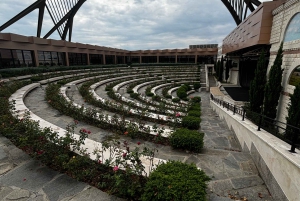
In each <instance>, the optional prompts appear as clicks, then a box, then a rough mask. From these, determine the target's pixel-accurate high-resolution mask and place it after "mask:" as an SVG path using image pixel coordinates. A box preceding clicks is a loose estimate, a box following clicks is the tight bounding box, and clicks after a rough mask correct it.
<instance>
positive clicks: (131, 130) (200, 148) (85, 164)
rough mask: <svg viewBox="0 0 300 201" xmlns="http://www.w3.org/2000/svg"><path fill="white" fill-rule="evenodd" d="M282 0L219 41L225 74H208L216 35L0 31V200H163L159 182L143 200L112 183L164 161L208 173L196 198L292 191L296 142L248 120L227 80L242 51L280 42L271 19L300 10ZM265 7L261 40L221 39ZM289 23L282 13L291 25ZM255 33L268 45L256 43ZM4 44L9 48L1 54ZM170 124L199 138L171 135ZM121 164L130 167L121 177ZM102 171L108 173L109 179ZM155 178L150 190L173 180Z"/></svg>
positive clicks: (291, 53)
mask: <svg viewBox="0 0 300 201" xmlns="http://www.w3.org/2000/svg"><path fill="white" fill-rule="evenodd" d="M79 2H80V1H79ZM282 2H283V1H273V2H264V3H262V4H261V5H259V6H257V8H256V10H255V11H254V12H253V13H252V14H250V15H249V16H248V17H247V18H245V19H242V20H243V21H242V22H240V23H241V24H240V25H238V27H237V28H236V29H235V30H233V32H232V33H230V34H229V35H228V36H227V37H226V38H225V39H224V41H223V52H221V54H223V56H224V57H225V56H226V57H227V58H230V61H231V62H232V65H233V64H234V63H236V64H237V66H234V65H233V66H232V68H231V70H230V72H229V76H230V77H229V82H226V83H222V82H218V81H217V79H216V78H215V76H213V75H212V72H213V71H214V70H213V69H214V67H213V64H212V63H213V61H214V60H215V59H217V54H218V53H217V51H218V49H217V48H216V46H215V45H203V46H199V47H191V49H175V50H153V51H152V50H151V51H150V50H148V51H143V50H140V51H126V50H120V49H116V48H106V47H100V46H92V45H88V44H80V43H72V42H67V41H65V40H52V39H43V38H40V37H27V36H21V35H17V34H12V33H0V45H1V49H0V52H1V55H2V57H0V60H1V62H2V63H1V65H3V69H0V74H1V80H0V99H1V106H0V109H1V122H0V123H1V124H0V132H1V137H0V144H1V146H0V157H1V163H0V187H1V190H0V200H32V201H34V200H44V201H48V200H49V201H52V200H53V201H56V200H63V201H66V200H103V201H104V200H141V199H142V200H160V199H159V198H158V196H160V194H159V193H158V191H157V193H156V194H154V195H153V198H149V199H146V198H145V196H142V197H135V196H136V195H140V194H138V193H136V192H132V191H128V192H126V193H124V192H122V189H120V188H122V187H124V189H125V187H126V188H127V187H128V189H130V187H131V185H135V183H134V182H135V181H136V180H135V179H137V180H138V179H141V180H143V178H146V179H145V180H147V178H151V173H153V172H155V171H156V168H159V167H160V166H161V165H162V164H165V163H168V161H179V162H181V163H183V164H193V165H194V166H193V167H196V169H197V171H199V172H200V171H201V172H203V173H205V174H206V175H207V176H208V177H209V180H207V181H206V188H204V191H205V193H204V194H205V198H203V200H209V201H230V200H240V201H257V200H263V201H281V200H282V201H285V200H290V201H296V200H300V198H299V197H300V180H299V175H300V157H299V149H298V147H297V148H296V150H295V152H296V153H294V152H291V151H290V150H291V145H290V144H289V143H287V142H285V141H283V140H281V139H279V138H277V137H276V136H274V135H272V134H271V133H268V132H267V131H266V130H264V129H260V128H259V127H257V125H256V124H255V123H253V122H252V121H250V120H249V119H248V118H247V114H245V110H244V109H243V107H240V106H241V105H242V103H241V102H240V101H238V100H235V99H234V98H233V97H231V96H230V94H228V93H227V92H226V90H224V89H225V88H226V87H240V86H242V85H247V84H249V82H248V80H247V79H246V78H245V76H246V74H247V73H248V74H251V73H249V71H246V72H245V71H244V70H243V69H245V60H239V59H241V55H243V54H246V53H247V58H248V57H249V52H251V53H253V52H255V54H253V55H255V56H253V55H251V56H253V57H251V58H252V61H251V62H253V60H255V59H256V60H255V62H256V63H257V54H256V53H257V50H260V49H261V48H265V47H267V46H268V47H269V49H270V52H269V55H268V56H269V59H270V63H269V66H268V69H269V68H270V66H271V65H272V64H271V63H272V61H274V59H275V53H274V52H276V51H277V50H278V47H279V44H280V43H281V42H282V41H284V40H285V39H284V34H281V36H278V34H277V35H276V33H277V31H278V23H279V22H281V21H280V20H281V19H282V18H284V17H282V16H284V15H288V16H285V18H284V19H286V18H288V17H289V18H290V19H292V18H293V16H294V15H292V14H291V13H292V12H294V14H295V15H297V13H299V12H300V10H299V8H300V7H299V4H300V3H299V1H295V0H290V1H287V2H285V1H284V2H285V3H282ZM287 9H289V10H290V13H289V14H286V13H285V12H284V11H285V10H287ZM293 9H294V10H293ZM265 14H266V15H267V14H269V15H271V16H272V19H273V20H274V22H272V20H271V21H270V22H269V23H271V25H270V26H269V30H267V31H269V38H268V39H265V38H264V37H265V35H264V34H265V32H262V33H259V34H258V35H255V36H254V35H253V37H252V39H251V40H249V41H250V42H249V41H248V43H249V44H250V45H249V44H248V45H249V47H246V46H247V45H245V43H246V42H245V43H244V42H241V43H240V44H241V47H237V46H235V45H232V44H231V42H229V41H230V40H229V39H230V38H233V36H234V35H236V33H237V32H241V30H242V29H245V30H247V31H249V29H247V25H248V26H250V25H251V26H252V25H253V24H254V25H253V26H255V25H256V24H257V23H255V20H258V21H260V23H261V24H263V19H266V18H265ZM257 16H259V17H260V18H259V17H257ZM280 16H281V17H282V18H281V17H280ZM247 20H248V22H247ZM249 21H251V23H252V24H251V23H250V22H249ZM288 22H289V21H288V20H287V19H286V20H285V21H284V22H282V23H283V24H284V23H285V24H286V26H287V27H288V26H289V23H288ZM272 23H273V24H272ZM249 24H250V25H249ZM282 26H283V25H282ZM259 29H260V30H263V29H264V26H263V25H261V27H259ZM264 30H266V29H264ZM280 30H281V31H282V32H285V31H284V29H280ZM244 32H246V31H244ZM244 32H243V33H244ZM254 32H255V31H254ZM263 39H264V42H263V43H265V41H267V44H258V42H257V41H263ZM254 40H257V41H254ZM298 41H299V40H296V42H295V40H294V41H293V42H285V43H284V50H285V54H284V59H285V60H284V63H283V68H284V69H285V71H284V75H283V76H284V79H283V92H282V95H281V99H280V107H279V108H281V109H280V110H279V117H278V119H279V120H283V119H285V116H286V113H287V111H286V108H285V107H284V106H286V105H288V101H289V99H288V97H289V95H290V94H292V93H293V92H292V91H293V90H294V88H295V86H292V85H290V84H289V74H295V73H294V71H295V69H297V68H298V66H299V61H298V55H299V50H298V49H297V48H298V47H297V44H298V43H297V42H298ZM232 43H236V41H234V42H232ZM252 43H255V45H254V46H252V45H251V44H252ZM250 47H252V48H253V49H249V48H250ZM243 48H245V49H247V52H246V53H245V49H243ZM16 49H17V50H16ZM219 50H220V49H219ZM8 52H9V53H10V55H12V58H6V57H5V56H3V55H6V53H8ZM27 54H28V55H30V56H29V57H26V55H27ZM221 54H220V55H219V56H218V57H220V56H221ZM238 54H241V55H238ZM48 55H51V57H50V59H49V57H48ZM54 55H56V57H54ZM47 58H48V59H47ZM253 58H254V59H253ZM9 59H11V60H9ZM16 59H18V61H19V62H16ZM228 60H229V59H227V61H228ZM9 61H10V62H9ZM256 63H255V65H256ZM242 64H243V65H244V66H242ZM18 65H20V66H18ZM31 66H36V67H31ZM1 67H2V66H1ZM9 67H19V68H9ZM224 71H225V70H224ZM238 71H240V72H238ZM245 80H247V81H245ZM226 81H227V79H226ZM182 90H184V92H183V95H182ZM199 104H200V107H198V105H199ZM193 107H194V108H195V107H196V108H197V109H196V110H197V111H196V112H195V110H193V109H191V108H193ZM183 127H184V128H185V130H186V131H182V129H183ZM178 130H180V131H182V133H181V135H182V136H184V134H185V133H184V132H189V131H192V132H194V133H196V137H195V136H193V138H192V137H191V136H188V137H190V138H188V140H187V139H185V138H178V139H177V140H178V141H176V139H175V137H174V136H175V133H178V132H177V131H178ZM199 138H200V139H201V140H202V141H203V143H202V142H201V141H198V140H199ZM202 138H203V139H202ZM50 157H53V159H49V158H50ZM89 166H92V167H96V168H94V169H93V168H90V167H89ZM130 171H131V172H130ZM106 172H109V173H108V174H106ZM127 172H130V173H128V175H130V176H129V177H125V178H126V179H127V180H126V179H123V180H122V178H121V176H122V175H126V174H125V173H127ZM132 172H133V174H132ZM117 173H119V174H117ZM120 175H121V176H120ZM136 175H138V176H137V177H136ZM126 176H127V175H126ZM149 176H150V177H149ZM181 176H182V175H181ZM183 176H186V177H187V179H183V180H186V181H182V180H178V181H177V182H178V183H181V182H188V180H189V178H188V177H189V176H188V175H183ZM111 178H113V179H115V180H113V181H115V183H114V184H112V186H113V187H108V186H107V184H106V183H109V182H107V180H108V179H111ZM163 178H165V179H166V180H167V179H168V177H167V176H166V177H163ZM191 180H193V179H191ZM118 182H120V183H118ZM122 182H123V183H122ZM161 182H162V183H157V184H156V186H155V188H156V187H157V188H161V189H165V192H167V191H168V190H169V189H172V188H173V186H171V185H167V184H166V186H164V185H165V183H163V182H164V181H161ZM194 182H195V183H194V184H197V183H198V182H199V183H200V182H201V181H194ZM160 184H161V185H160ZM122 185H123V186H122ZM116 187H117V188H116ZM134 188H135V189H134V190H136V191H138V190H137V189H140V188H141V187H140V186H139V187H137V186H134ZM174 188H175V187H174ZM130 190H132V189H130ZM179 190H181V191H180V192H182V194H184V193H185V189H178V191H179ZM198 190H199V189H198ZM186 191H188V190H186ZM168 192H169V191H168ZM195 192H196V191H195ZM160 193H162V194H164V191H162V192H160ZM173 193H174V192H173ZM197 193H198V191H197ZM129 194H130V195H131V196H126V195H129ZM174 194H176V193H174ZM180 199H182V200H184V199H183V198H180ZM180 199H177V200H180ZM171 200H176V199H175V198H172V199H171Z"/></svg>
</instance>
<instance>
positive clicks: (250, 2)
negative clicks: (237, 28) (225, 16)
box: [221, 0, 261, 25]
mask: <svg viewBox="0 0 300 201" xmlns="http://www.w3.org/2000/svg"><path fill="white" fill-rule="evenodd" d="M221 1H222V2H223V4H224V5H225V6H226V8H227V9H228V11H229V12H230V14H231V16H232V17H233V19H234V21H235V23H236V24H237V25H239V24H240V23H241V22H242V21H243V20H244V19H246V17H247V12H248V9H249V11H250V12H253V11H254V10H255V8H254V6H259V5H260V4H261V2H260V1H258V0H221Z"/></svg>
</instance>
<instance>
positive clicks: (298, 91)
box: [286, 84, 300, 141]
mask: <svg viewBox="0 0 300 201" xmlns="http://www.w3.org/2000/svg"><path fill="white" fill-rule="evenodd" d="M299 100H300V84H298V85H297V86H296V88H295V90H294V94H293V95H291V96H290V101H291V102H290V104H289V107H288V116H287V118H286V123H287V124H289V125H292V126H295V127H300V101H299ZM296 135H298V131H296ZM286 137H287V138H288V139H289V140H291V141H293V140H294V141H297V136H294V135H293V133H292V132H291V129H290V128H287V132H286Z"/></svg>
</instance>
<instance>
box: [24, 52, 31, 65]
mask: <svg viewBox="0 0 300 201" xmlns="http://www.w3.org/2000/svg"><path fill="white" fill-rule="evenodd" d="M23 56H24V62H25V64H26V65H27V66H28V67H32V66H33V59H32V52H31V51H27V50H23Z"/></svg>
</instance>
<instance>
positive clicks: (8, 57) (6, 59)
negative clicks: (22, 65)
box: [0, 49, 14, 68]
mask: <svg viewBox="0 0 300 201" xmlns="http://www.w3.org/2000/svg"><path fill="white" fill-rule="evenodd" d="M13 67H14V61H13V58H12V54H11V50H6V49H0V68H13Z"/></svg>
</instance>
